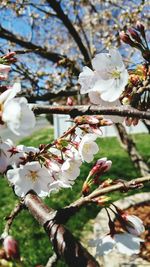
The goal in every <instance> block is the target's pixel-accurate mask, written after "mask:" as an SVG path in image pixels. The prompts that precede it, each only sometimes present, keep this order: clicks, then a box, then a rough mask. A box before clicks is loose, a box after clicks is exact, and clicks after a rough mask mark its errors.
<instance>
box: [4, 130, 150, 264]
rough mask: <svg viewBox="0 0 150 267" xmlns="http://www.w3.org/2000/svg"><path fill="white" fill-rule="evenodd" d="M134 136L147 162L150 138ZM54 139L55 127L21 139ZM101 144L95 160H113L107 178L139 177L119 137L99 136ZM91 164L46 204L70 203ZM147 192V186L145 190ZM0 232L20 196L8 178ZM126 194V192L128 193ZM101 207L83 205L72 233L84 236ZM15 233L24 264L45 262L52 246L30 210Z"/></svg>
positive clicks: (32, 142) (71, 224)
mask: <svg viewBox="0 0 150 267" xmlns="http://www.w3.org/2000/svg"><path fill="white" fill-rule="evenodd" d="M133 138H134V139H135V141H136V143H137V147H138V149H139V152H140V153H141V155H142V156H143V157H144V159H145V161H146V162H148V161H149V158H150V150H149V141H150V137H149V135H147V134H138V135H134V136H133ZM52 140H53V130H52V129H51V128H46V129H43V130H41V131H38V132H37V133H35V134H33V135H32V136H30V137H28V138H25V139H23V140H22V142H21V143H22V144H24V145H28V146H29V145H30V146H38V145H39V144H41V143H45V144H46V143H48V142H50V141H52ZM97 142H98V144H99V146H100V152H99V153H98V154H97V155H96V157H95V159H98V158H100V157H104V156H107V158H108V159H110V160H112V162H113V165H112V168H111V170H110V171H109V172H108V173H107V174H106V175H105V177H103V179H104V178H112V179H116V178H123V179H124V178H125V179H127V180H129V179H132V178H135V177H137V176H139V173H138V172H137V171H136V170H135V168H134V166H133V164H132V163H131V161H130V159H129V157H128V155H127V153H126V152H125V151H124V150H123V149H122V148H121V147H120V145H119V143H118V141H117V139H116V138H115V137H112V138H105V139H103V138H100V139H98V141H97ZM91 166H92V163H91V164H84V165H83V166H82V167H81V175H80V177H79V178H77V180H76V183H75V185H74V186H73V189H65V190H61V191H60V192H58V193H57V194H53V195H51V197H50V198H46V200H45V203H46V204H48V205H49V206H50V207H52V208H54V209H58V208H61V207H64V206H65V205H68V204H69V203H71V202H72V201H74V200H76V199H77V198H78V197H80V194H81V193H80V192H81V187H82V183H83V181H84V179H85V177H86V176H87V174H88V171H89V170H90V167H91ZM142 190H143V191H147V190H148V188H147V187H145V188H144V189H142ZM140 191H141V190H134V192H133V191H132V192H131V191H130V192H129V193H128V194H133V193H137V192H140ZM0 195H1V202H0V209H1V213H0V232H2V231H3V227H4V217H5V216H7V215H8V214H9V212H10V211H11V209H12V208H13V206H14V204H15V203H16V202H17V198H16V197H15V196H14V194H13V192H12V189H11V188H10V187H9V186H8V184H7V181H6V180H5V179H3V178H2V179H1V186H0ZM125 195H127V193H126V194H125ZM111 197H112V199H113V200H116V199H118V198H120V197H122V193H119V192H116V193H114V194H112V195H111ZM98 211H99V208H97V207H96V206H94V205H90V207H89V206H88V207H85V208H83V209H82V210H81V211H80V212H79V213H78V214H76V215H75V216H73V217H72V218H71V219H70V221H69V222H68V223H67V227H68V228H69V229H70V230H71V231H72V232H73V234H74V235H75V236H76V237H77V238H80V237H81V236H82V230H83V229H84V228H85V226H86V225H87V229H89V228H90V226H89V225H88V221H89V220H90V219H92V218H95V217H96V214H97V212H98ZM12 235H14V236H15V238H16V239H17V240H19V243H20V249H21V255H22V257H23V259H24V267H35V265H36V264H45V263H46V261H47V259H48V258H49V256H50V255H51V254H52V248H51V247H50V244H49V240H48V238H47V237H46V235H45V233H44V230H43V229H42V228H41V227H39V225H38V223H37V222H36V221H35V220H34V219H33V218H32V216H31V215H30V214H29V213H28V212H27V210H25V211H23V212H22V213H21V214H20V215H19V216H18V217H17V219H16V220H15V222H14V224H13V227H12ZM58 266H59V267H63V266H66V265H65V264H64V263H63V262H60V263H59V264H58Z"/></svg>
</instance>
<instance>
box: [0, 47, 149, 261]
mask: <svg viewBox="0 0 150 267" xmlns="http://www.w3.org/2000/svg"><path fill="white" fill-rule="evenodd" d="M13 56H14V54H9V55H6V56H5V57H3V58H1V61H0V62H2V64H0V80H6V79H7V77H8V73H9V71H10V66H9V64H10V63H11V62H13V61H12V60H14V59H13ZM4 63H6V65H5V64H4ZM92 66H93V69H94V70H91V69H89V68H88V67H84V69H83V72H82V73H81V74H80V76H79V83H80V84H81V93H82V94H85V93H88V94H89V97H90V100H91V102H92V103H94V104H102V105H104V106H105V105H106V106H107V105H108V104H109V103H110V102H111V103H112V104H113V105H117V106H119V105H121V102H120V101H122V103H124V102H125V97H126V98H128V99H129V98H131V100H133V99H132V94H131V92H130V91H132V89H133V85H136V84H135V83H136V82H139V80H138V79H137V78H136V77H135V74H132V76H131V75H130V74H129V73H128V71H127V70H126V68H125V65H124V63H123V61H122V57H121V55H120V53H119V52H118V51H117V49H114V48H113V49H110V50H109V53H101V54H98V55H96V57H95V58H94V59H93V60H92ZM145 68H146V65H145ZM140 71H142V75H141V76H142V79H145V78H143V77H145V76H144V75H146V79H147V73H148V72H146V71H145V69H144V67H143V68H142V70H141V69H140ZM137 73H138V74H137ZM137 73H136V74H137V75H138V78H139V68H138V69H137ZM145 73H146V74H145ZM139 79H140V78H139ZM140 81H141V80H140ZM142 81H143V80H142ZM125 88H126V89H125ZM20 91H21V86H20V83H15V84H14V85H13V86H12V87H9V88H7V87H3V92H2V93H1V95H0V124H1V125H3V124H5V125H7V127H9V129H10V130H11V131H12V132H13V133H15V134H17V135H24V134H28V133H29V132H30V130H31V129H32V128H33V127H34V125H35V117H34V114H33V112H32V110H31V109H30V106H29V105H28V103H27V100H26V99H25V98H24V97H17V94H18V93H20ZM124 92H125V93H124ZM68 104H69V105H72V102H71V100H70V99H69V100H68ZM10 114H11V116H10ZM108 125H112V121H111V120H110V119H107V118H103V117H102V116H100V115H97V116H82V117H80V116H79V117H76V118H75V119H74V125H73V126H72V127H71V128H69V129H68V130H67V131H66V132H65V133H64V134H63V136H61V137H60V138H58V139H57V140H55V141H54V142H53V143H50V144H47V145H40V146H39V147H38V148H34V147H26V146H24V145H18V146H14V144H13V143H12V141H11V140H6V141H3V140H1V141H0V173H2V174H5V175H6V177H7V179H8V181H9V183H10V184H11V185H12V187H13V189H14V192H15V194H16V195H17V196H19V197H21V198H24V197H25V196H26V194H27V193H28V192H30V191H34V192H35V193H36V194H37V195H38V196H39V197H41V198H44V197H46V196H49V195H50V193H51V192H53V191H58V190H59V189H60V188H71V187H72V186H73V184H74V183H75V180H76V178H77V177H78V176H79V174H80V166H81V164H82V163H83V162H87V163H90V162H92V161H93V159H94V156H95V155H96V154H97V153H98V151H99V147H98V145H97V143H96V139H97V137H98V136H99V135H101V128H100V127H102V126H108ZM111 164H112V162H111V161H110V160H107V158H101V159H99V160H98V161H97V162H96V164H95V165H94V166H93V168H92V169H91V171H90V172H89V175H88V177H87V179H86V180H85V182H84V184H83V188H82V194H83V196H87V195H89V194H90V192H91V189H92V186H93V187H98V188H104V187H107V186H108V185H110V183H111V180H109V179H108V180H106V181H105V182H101V181H100V177H101V176H102V175H103V174H104V173H105V172H106V171H108V170H109V169H110V167H111ZM107 200H108V197H105V196H104V197H101V198H95V199H93V202H95V203H97V204H100V205H101V204H103V203H105V202H106V201H107ZM109 209H111V208H109ZM106 210H107V213H108V218H109V227H110V232H109V234H107V235H106V236H104V237H103V238H97V240H96V241H94V242H93V241H92V242H93V243H92V242H91V245H94V246H96V255H97V256H98V255H101V254H106V253H108V252H109V251H110V250H112V249H113V248H114V247H116V246H117V248H118V249H119V251H120V252H122V251H123V250H124V248H125V247H127V246H128V244H129V242H130V247H128V248H126V249H125V250H124V252H125V253H126V254H129V255H130V254H131V253H138V252H139V246H140V242H141V241H142V240H141V239H140V238H139V237H138V235H139V234H141V232H143V230H144V227H143V224H142V222H141V220H140V219H138V218H137V217H135V216H128V215H125V214H124V213H123V212H122V211H120V210H119V209H117V208H116V207H115V211H114V213H115V215H116V217H117V219H118V220H119V221H120V223H121V226H122V229H123V230H124V231H126V232H121V233H120V232H119V233H118V232H117V230H116V229H115V224H114V222H113V221H112V220H111V218H110V215H109V212H108V209H106ZM111 210H112V209H111ZM9 244H11V247H13V245H14V247H15V249H16V247H17V244H16V243H15V242H14V241H13V240H12V239H11V237H10V236H7V237H6V238H5V240H4V248H5V252H6V254H9V249H8V248H9ZM15 249H14V250H15ZM15 251H17V249H16V250H15ZM10 254H11V253H10ZM7 256H8V257H9V255H7Z"/></svg>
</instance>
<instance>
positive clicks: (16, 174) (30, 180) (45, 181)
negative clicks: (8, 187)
mask: <svg viewBox="0 0 150 267" xmlns="http://www.w3.org/2000/svg"><path fill="white" fill-rule="evenodd" d="M7 178H8V180H9V181H10V183H11V184H12V185H14V191H15V193H16V195H17V196H19V197H24V196H25V195H26V194H27V193H28V192H29V191H30V190H34V191H35V192H36V193H37V195H38V196H40V197H46V196H47V195H48V194H49V184H51V183H52V182H53V181H54V180H53V178H52V175H51V173H50V171H49V170H48V169H47V168H46V167H45V166H41V165H40V163H39V162H37V161H35V162H28V163H26V164H25V165H21V166H20V168H14V169H12V170H8V171H7Z"/></svg>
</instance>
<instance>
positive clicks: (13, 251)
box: [3, 235, 20, 259]
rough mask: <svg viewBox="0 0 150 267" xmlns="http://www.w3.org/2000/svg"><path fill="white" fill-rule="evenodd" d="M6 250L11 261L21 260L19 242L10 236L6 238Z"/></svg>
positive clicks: (4, 244)
mask: <svg viewBox="0 0 150 267" xmlns="http://www.w3.org/2000/svg"><path fill="white" fill-rule="evenodd" d="M3 246H4V250H5V253H6V255H7V258H10V259H19V258H20V253H19V246H18V243H17V241H16V240H15V239H14V238H13V237H12V236H10V235H8V236H6V238H5V239H4V242H3Z"/></svg>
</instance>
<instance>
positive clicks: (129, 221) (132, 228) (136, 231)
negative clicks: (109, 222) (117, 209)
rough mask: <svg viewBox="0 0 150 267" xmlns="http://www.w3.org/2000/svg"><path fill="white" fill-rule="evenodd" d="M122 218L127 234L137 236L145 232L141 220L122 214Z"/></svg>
mask: <svg viewBox="0 0 150 267" xmlns="http://www.w3.org/2000/svg"><path fill="white" fill-rule="evenodd" d="M122 218H123V220H124V222H125V228H126V230H127V231H128V232H129V233H131V234H133V235H136V236H139V235H140V234H142V233H143V232H144V231H145V228H144V225H143V222H142V220H141V219H140V218H138V217H137V216H135V215H128V214H126V213H124V214H122Z"/></svg>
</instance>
